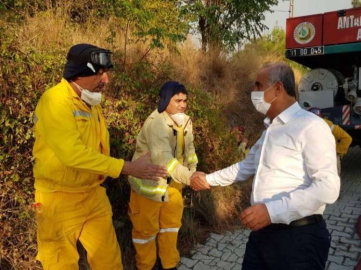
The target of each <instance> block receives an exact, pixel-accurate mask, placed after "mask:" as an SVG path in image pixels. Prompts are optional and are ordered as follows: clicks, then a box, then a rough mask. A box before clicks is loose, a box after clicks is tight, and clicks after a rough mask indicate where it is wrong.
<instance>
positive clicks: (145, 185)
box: [129, 110, 198, 201]
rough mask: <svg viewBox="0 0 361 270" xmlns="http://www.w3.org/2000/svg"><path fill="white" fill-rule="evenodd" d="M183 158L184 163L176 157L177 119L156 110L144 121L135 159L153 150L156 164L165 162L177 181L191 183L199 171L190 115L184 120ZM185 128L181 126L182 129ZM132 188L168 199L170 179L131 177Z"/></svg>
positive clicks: (150, 195) (153, 197)
mask: <svg viewBox="0 0 361 270" xmlns="http://www.w3.org/2000/svg"><path fill="white" fill-rule="evenodd" d="M183 126H184V128H183V137H184V153H183V156H184V160H183V164H181V163H180V162H179V160H177V154H179V153H177V132H178V129H179V128H177V126H176V124H175V123H174V121H173V120H172V119H171V118H170V117H169V115H168V114H167V113H166V112H163V113H158V111H157V110H156V111H154V112H153V113H152V114H151V115H150V116H149V117H148V119H147V120H146V121H145V123H144V126H143V127H142V129H141V131H140V133H139V134H138V136H137V146H136V152H135V153H134V156H133V160H135V159H137V158H138V157H140V156H142V155H144V154H146V153H148V152H150V154H151V157H150V159H151V162H152V163H153V164H158V165H163V166H165V167H166V169H167V170H168V173H169V175H170V177H171V178H172V179H173V180H174V181H175V182H177V183H182V184H186V185H189V183H190V177H191V175H192V174H193V172H195V171H196V167H197V163H198V158H197V155H196V153H195V149H194V143H193V140H194V138H193V127H192V121H191V120H190V118H189V116H186V118H185V121H184V124H183ZM181 130H182V129H181ZM129 183H130V185H131V187H132V189H133V190H134V191H135V192H137V193H138V194H141V195H143V196H145V197H148V198H150V199H152V200H155V201H168V195H167V187H168V184H169V181H168V183H167V179H164V178H160V180H159V181H153V180H141V179H137V178H134V177H129Z"/></svg>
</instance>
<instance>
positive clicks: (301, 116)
mask: <svg viewBox="0 0 361 270" xmlns="http://www.w3.org/2000/svg"><path fill="white" fill-rule="evenodd" d="M252 102H253V104H254V106H255V108H256V110H257V111H259V112H261V113H263V114H265V115H266V116H267V117H266V119H265V121H264V122H265V125H266V130H265V131H264V132H263V133H262V136H261V138H260V139H259V140H258V141H257V142H256V144H255V145H254V146H253V147H252V148H251V150H250V152H249V154H248V155H247V157H246V158H245V159H244V160H243V161H241V162H239V163H236V164H233V165H231V166H230V167H228V168H225V169H223V170H219V171H216V172H214V173H212V174H208V175H205V174H204V173H201V172H198V173H197V174H196V175H194V177H193V181H192V183H193V184H192V188H193V189H195V190H201V189H207V188H209V186H227V185H230V184H232V183H234V182H238V181H243V180H246V179H248V178H249V177H251V176H252V175H254V180H253V187H252V197H251V206H250V207H248V208H247V209H245V210H244V211H243V212H242V213H241V216H240V218H241V221H242V223H243V225H244V226H246V227H247V228H250V229H251V230H252V233H251V234H250V237H249V240H248V243H247V247H246V253H245V257H244V261H243V268H242V269H243V270H250V269H254V270H266V269H272V270H273V269H274V270H283V269H284V270H297V269H312V270H316V269H319V270H323V269H324V268H325V263H326V261H327V256H328V250H329V247H330V241H331V237H330V234H329V232H328V230H327V228H326V224H325V222H324V220H323V218H322V214H323V212H324V210H325V207H326V204H332V203H334V202H335V201H336V199H337V198H338V195H339V190H340V179H339V176H338V174H337V163H336V147H335V139H334V138H333V135H332V133H331V131H330V128H329V127H328V126H327V124H326V123H325V122H324V121H323V120H322V119H321V118H319V117H317V116H315V115H313V114H312V113H309V112H307V111H305V110H303V109H301V107H300V106H299V104H298V103H297V101H296V92H295V80H294V74H293V71H292V69H291V68H290V67H289V66H288V65H287V64H285V63H272V64H267V65H265V66H264V67H263V68H262V69H261V71H259V72H258V74H257V79H256V82H255V86H254V91H253V92H252ZM196 177H197V179H196ZM195 180H198V181H195Z"/></svg>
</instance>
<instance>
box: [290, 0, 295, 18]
mask: <svg viewBox="0 0 361 270" xmlns="http://www.w3.org/2000/svg"><path fill="white" fill-rule="evenodd" d="M294 8H295V1H294V0H290V11H289V13H290V18H292V17H293V11H294Z"/></svg>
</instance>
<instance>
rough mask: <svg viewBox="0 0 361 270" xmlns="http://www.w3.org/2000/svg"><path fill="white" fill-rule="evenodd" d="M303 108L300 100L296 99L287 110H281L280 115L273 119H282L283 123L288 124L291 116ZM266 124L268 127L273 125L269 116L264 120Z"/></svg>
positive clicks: (277, 120)
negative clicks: (299, 102)
mask: <svg viewBox="0 0 361 270" xmlns="http://www.w3.org/2000/svg"><path fill="white" fill-rule="evenodd" d="M299 110H302V108H301V107H300V105H299V104H298V102H297V101H296V102H295V103H293V104H292V105H291V106H289V107H288V108H287V109H286V110H284V111H283V112H281V113H280V114H279V115H277V116H276V117H275V119H273V121H276V122H279V121H281V122H282V123H283V124H287V123H288V122H289V121H290V120H291V118H292V117H293V116H294V115H295V114H296V113H297V112H298V111H299ZM263 122H264V125H265V126H266V128H268V127H269V126H270V125H271V119H270V118H269V117H266V118H265V119H264V120H263Z"/></svg>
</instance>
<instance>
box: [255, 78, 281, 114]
mask: <svg viewBox="0 0 361 270" xmlns="http://www.w3.org/2000/svg"><path fill="white" fill-rule="evenodd" d="M275 84H276V83H274V84H272V85H271V86H270V87H268V88H267V90H265V91H252V93H251V99H252V103H253V106H254V107H255V108H256V110H257V111H258V112H260V113H262V114H264V115H266V114H267V112H268V110H269V108H270V107H271V104H272V102H273V101H274V100H275V99H276V98H277V97H275V98H274V99H272V101H271V102H270V103H268V102H266V101H264V93H266V92H267V91H268V90H270V89H271V88H272V87H273V86H274V85H275Z"/></svg>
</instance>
